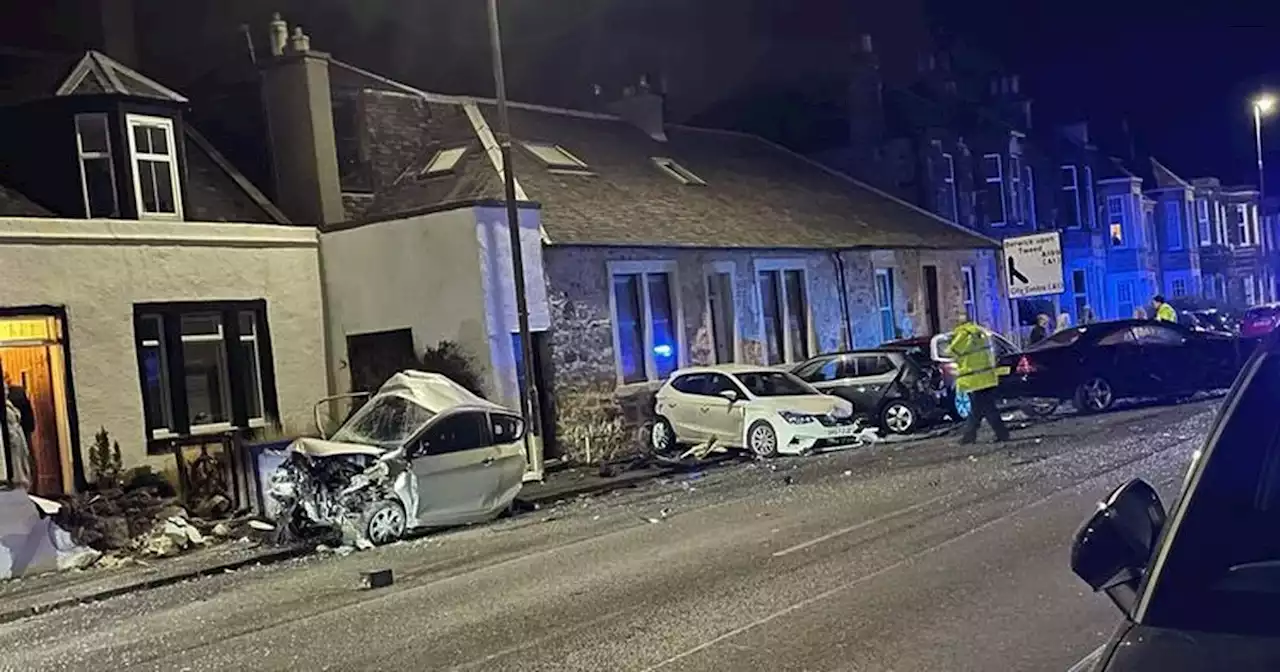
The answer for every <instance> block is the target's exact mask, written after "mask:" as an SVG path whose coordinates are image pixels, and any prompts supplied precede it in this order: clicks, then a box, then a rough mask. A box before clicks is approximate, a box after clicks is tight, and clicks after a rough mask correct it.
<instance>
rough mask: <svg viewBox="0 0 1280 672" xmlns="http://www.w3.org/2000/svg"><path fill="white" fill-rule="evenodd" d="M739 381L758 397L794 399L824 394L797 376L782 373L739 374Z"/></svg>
mask: <svg viewBox="0 0 1280 672" xmlns="http://www.w3.org/2000/svg"><path fill="white" fill-rule="evenodd" d="M738 380H740V381H742V384H743V385H745V386H746V388H747V390H749V391H750V392H751V394H754V395H756V396H757V397H794V396H800V395H807V394H822V393H821V392H819V391H817V390H815V389H814V388H812V387H810V386H809V385H808V384H807V383H805V382H804V381H803V380H800V379H799V378H796V377H795V376H793V375H791V374H789V373H784V372H782V371H755V372H752V373H739V374H738Z"/></svg>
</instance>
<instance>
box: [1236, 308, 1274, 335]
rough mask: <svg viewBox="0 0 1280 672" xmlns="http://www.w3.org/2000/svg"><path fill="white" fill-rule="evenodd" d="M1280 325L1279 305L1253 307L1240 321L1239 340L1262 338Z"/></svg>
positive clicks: (1245, 312)
mask: <svg viewBox="0 0 1280 672" xmlns="http://www.w3.org/2000/svg"><path fill="white" fill-rule="evenodd" d="M1277 325H1280V304H1275V303H1272V304H1269V305H1265V306H1254V307H1252V308H1250V309H1248V310H1246V311H1244V317H1243V318H1241V319H1240V338H1262V337H1263V336H1266V335H1267V334H1269V333H1271V332H1272V330H1274V329H1275V328H1276V326H1277Z"/></svg>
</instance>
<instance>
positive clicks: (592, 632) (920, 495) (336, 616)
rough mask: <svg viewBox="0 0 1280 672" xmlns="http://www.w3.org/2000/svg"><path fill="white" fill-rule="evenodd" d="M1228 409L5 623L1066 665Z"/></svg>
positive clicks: (873, 455) (57, 651)
mask: <svg viewBox="0 0 1280 672" xmlns="http://www.w3.org/2000/svg"><path fill="white" fill-rule="evenodd" d="M1216 409H1217V402H1214V401H1207V402H1197V403H1192V404H1184V405H1182V406H1177V407H1152V408H1141V409H1131V410H1126V411H1118V412H1113V413H1109V414H1106V415H1102V416H1097V417H1089V418H1078V417H1069V418H1065V419H1057V420H1054V421H1050V422H1046V423H1044V424H1041V425H1037V426H1034V427H1030V428H1026V429H1023V430H1021V431H1018V432H1015V435H1014V436H1015V440H1014V442H1013V443H1011V444H1005V445H998V446H997V445H991V444H985V445H984V444H979V445H978V446H976V447H969V448H961V447H957V446H955V445H954V438H953V437H949V438H942V439H936V440H929V441H924V442H919V443H915V444H904V445H897V446H893V445H882V446H878V447H875V448H871V449H865V450H860V451H852V452H843V453H834V454H828V455H822V456H817V457H810V458H794V459H780V460H774V461H771V462H767V463H753V464H745V465H738V466H734V467H728V468H723V469H718V470H714V471H711V472H708V473H706V474H705V475H702V476H701V477H700V478H692V479H684V478H681V479H671V480H668V481H665V482H659V483H655V484H652V485H650V486H647V487H644V488H640V489H637V490H632V491H627V492H623V493H615V494H613V495H608V496H603V497H600V498H596V499H590V500H581V501H575V502H570V503H566V504H563V505H561V506H558V507H554V508H549V509H543V510H541V511H538V512H534V513H531V514H527V515H523V516H519V517H516V518H512V519H507V520H503V521H499V522H498V523H495V524H492V525H489V526H483V527H477V528H471V529H466V530H460V531H454V532H446V533H439V534H433V535H429V536H426V537H423V538H420V539H417V540H414V541H409V542H402V543H400V544H397V545H394V546H391V547H387V548H382V549H377V550H374V551H368V552H363V553H356V554H352V555H349V556H346V557H337V556H333V555H320V556H312V557H309V558H305V559H301V560H298V561H294V562H289V563H283V564H279V565H273V566H269V567H261V568H256V569H251V570H243V571H239V572H235V573H230V574H224V575H220V576H215V577H210V578H206V579H201V580H197V581H192V582H190V583H186V584H181V585H176V586H170V587H167V588H161V589H157V590H152V591H147V592H143V593H137V594H133V595H127V596H123V597H119V598H115V599H112V600H108V601H105V602H101V603H98V604H92V605H86V606H82V607H76V608H71V609H66V610H63V611H58V612H53V613H50V614H46V615H43V616H39V617H35V618H30V619H27V620H23V621H19V622H15V623H10V624H7V625H3V626H0V669H4V670H23V671H24V672H25V671H30V672H36V671H39V670H164V671H171V670H193V671H195V670H234V671H237V672H243V671H245V670H398V669H403V670H486V671H489V670H521V671H535V670H556V671H578V670H582V671H591V672H597V671H601V670H627V671H637V672H639V671H649V670H663V671H671V672H676V671H702V670H732V671H735V672H745V671H753V670H769V671H783V670H859V671H861V670H867V671H880V670H887V671H895V672H905V671H916V670H921V671H935V670H946V671H948V672H964V671H966V670H983V671H987V670H1035V671H1038V670H1066V669H1067V668H1069V667H1070V666H1071V665H1072V664H1074V663H1075V662H1076V661H1077V660H1079V659H1080V658H1081V657H1083V656H1084V655H1086V654H1087V653H1089V651H1091V650H1092V649H1094V648H1095V647H1096V646H1097V645H1098V644H1100V643H1101V642H1102V641H1103V640H1104V639H1105V638H1106V636H1107V635H1108V634H1109V633H1110V632H1111V631H1112V629H1113V628H1114V627H1115V625H1116V623H1117V621H1118V618H1119V616H1118V612H1116V611H1115V610H1114V608H1113V607H1112V606H1111V605H1110V603H1109V602H1108V601H1107V600H1106V598H1105V597H1103V596H1099V595H1094V594H1092V593H1089V592H1088V590H1087V589H1086V588H1085V586H1084V585H1083V584H1082V583H1080V582H1079V581H1078V580H1077V579H1075V577H1073V576H1072V575H1071V573H1070V571H1069V569H1068V566H1067V561H1068V555H1067V549H1068V545H1069V542H1070V538H1071V536H1072V534H1073V533H1074V532H1075V530H1076V528H1077V527H1078V526H1079V524H1080V523H1081V522H1082V521H1083V519H1084V518H1085V516H1086V515H1087V514H1088V513H1089V512H1090V510H1091V509H1092V508H1093V506H1094V505H1095V503H1096V502H1097V501H1098V500H1099V499H1100V498H1102V497H1103V496H1105V494H1106V493H1107V492H1108V491H1109V490H1110V489H1111V488H1112V487H1114V486H1115V485H1117V484H1119V483H1121V482H1123V481H1124V480H1126V479H1128V478H1131V477H1133V476H1143V477H1145V478H1147V479H1148V480H1149V481H1150V482H1152V483H1153V484H1155V485H1156V486H1157V487H1158V488H1160V489H1161V491H1162V493H1164V494H1165V496H1166V501H1168V499H1167V498H1168V497H1171V496H1172V495H1173V494H1174V493H1175V492H1176V490H1177V488H1178V487H1179V485H1180V482H1181V478H1182V476H1183V473H1184V471H1185V468H1186V465H1187V463H1188V459H1189V456H1190V454H1191V452H1192V451H1193V450H1195V449H1196V448H1197V447H1199V445H1200V442H1201V440H1202V439H1203V436H1204V435H1205V433H1206V431H1207V429H1208V427H1209V424H1210V422H1211V421H1212V419H1213V415H1214V413H1215V412H1216ZM380 568H390V569H392V570H393V571H394V575H395V584H394V585H392V586H390V587H387V588H382V589H378V590H361V589H360V588H359V576H358V575H359V573H360V572H361V571H364V570H370V569H380Z"/></svg>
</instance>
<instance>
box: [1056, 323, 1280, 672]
mask: <svg viewBox="0 0 1280 672" xmlns="http://www.w3.org/2000/svg"><path fill="white" fill-rule="evenodd" d="M1277 398H1280V334H1277V333H1273V334H1271V335H1270V336H1268V337H1267V339H1265V340H1264V342H1263V345H1262V347H1260V348H1258V350H1257V352H1255V353H1254V354H1253V356H1252V357H1251V358H1250V359H1249V361H1248V363H1247V364H1246V365H1245V366H1244V368H1243V371H1242V372H1241V374H1240V376H1239V379H1238V380H1237V381H1236V382H1235V386H1234V387H1233V388H1232V390H1231V393H1230V394H1229V395H1228V396H1227V399H1226V401H1225V402H1224V403H1223V404H1222V406H1221V409H1220V410H1219V411H1218V418H1217V420H1216V422H1215V423H1214V425H1213V426H1212V428H1211V429H1210V430H1209V433H1208V435H1207V437H1206V438H1205V440H1204V443H1203V444H1202V445H1201V446H1200V449H1199V450H1197V451H1195V453H1194V454H1193V455H1192V458H1191V468H1190V470H1189V471H1188V472H1187V475H1186V478H1185V479H1184V480H1183V486H1182V492H1181V494H1180V495H1179V496H1178V498H1177V499H1176V500H1175V501H1173V502H1171V504H1170V508H1169V509H1168V510H1166V509H1165V507H1164V504H1163V503H1161V501H1160V498H1159V496H1158V495H1157V493H1156V491H1155V489H1154V488H1152V487H1151V486H1150V485H1148V484H1147V483H1146V482H1144V481H1142V480H1137V479H1135V480H1132V481H1129V482H1128V483H1126V484H1124V485H1122V486H1120V487H1119V488H1117V489H1116V490H1115V491H1114V492H1112V493H1111V495H1110V496H1109V497H1107V498H1106V499H1105V500H1104V501H1103V502H1102V503H1101V504H1100V505H1099V506H1098V509H1097V510H1096V512H1095V513H1094V514H1093V515H1092V517H1091V518H1090V519H1089V520H1088V521H1087V522H1086V523H1085V525H1084V526H1083V527H1082V528H1081V529H1080V531H1079V532H1078V533H1077V534H1076V538H1075V543H1074V544H1073V546H1072V548H1071V569H1072V570H1073V571H1074V572H1075V574H1076V575H1077V576H1079V577H1080V578H1081V579H1083V580H1084V581H1085V583H1087V584H1088V585H1089V586H1090V587H1091V588H1092V589H1093V590H1095V591H1099V592H1105V593H1106V595H1107V596H1108V597H1109V598H1111V601H1112V602H1113V603H1114V604H1115V606H1116V607H1117V608H1119V609H1120V611H1121V613H1122V614H1123V616H1124V620H1123V622H1122V623H1121V624H1120V627H1119V628H1117V629H1116V631H1115V632H1114V634H1113V635H1112V637H1111V639H1110V641H1109V642H1107V643H1106V644H1105V645H1103V646H1101V647H1099V648H1098V649H1097V650H1095V651H1094V652H1093V653H1092V654H1090V655H1089V656H1088V657H1086V658H1085V659H1084V660H1082V661H1081V662H1080V663H1078V664H1077V665H1076V666H1075V667H1073V668H1072V669H1073V670H1082V671H1083V670H1090V671H1092V672H1226V671H1227V670H1230V671H1231V672H1254V671H1255V670H1256V671H1262V670H1268V671H1270V670H1280V534H1277V531H1280V440H1278V439H1280V413H1277V412H1276V399H1277Z"/></svg>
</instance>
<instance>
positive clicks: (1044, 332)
mask: <svg viewBox="0 0 1280 672" xmlns="http://www.w3.org/2000/svg"><path fill="white" fill-rule="evenodd" d="M1048 337H1049V316H1048V315H1045V314H1044V313H1040V314H1039V315H1036V326H1034V327H1031V335H1030V336H1027V345H1028V346H1031V345H1035V344H1036V343H1039V342H1040V341H1043V340H1044V339H1046V338H1048Z"/></svg>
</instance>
